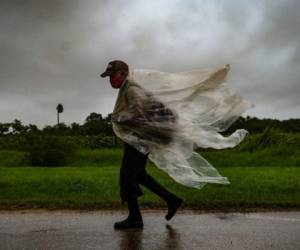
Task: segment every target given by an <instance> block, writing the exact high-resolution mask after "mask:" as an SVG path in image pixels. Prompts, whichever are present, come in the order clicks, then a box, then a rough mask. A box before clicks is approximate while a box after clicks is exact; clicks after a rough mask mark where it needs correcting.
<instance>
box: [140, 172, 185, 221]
mask: <svg viewBox="0 0 300 250" xmlns="http://www.w3.org/2000/svg"><path fill="white" fill-rule="evenodd" d="M139 181H140V183H141V184H142V185H143V186H145V187H146V188H148V189H149V190H150V191H152V192H153V193H155V194H157V195H158V196H159V197H161V198H162V199H163V200H164V201H165V202H166V203H167V206H168V213H167V214H166V216H165V218H166V220H170V219H171V218H172V217H173V216H174V215H175V213H176V211H177V209H178V208H179V207H180V205H181V204H182V202H183V200H182V199H181V198H179V197H177V196H176V195H175V194H172V193H171V192H169V191H168V190H167V189H165V188H164V187H163V186H162V185H160V184H159V183H158V182H157V181H156V180H155V179H154V178H153V177H151V176H150V175H148V174H147V173H146V174H144V175H143V176H141V178H140V180H139Z"/></svg>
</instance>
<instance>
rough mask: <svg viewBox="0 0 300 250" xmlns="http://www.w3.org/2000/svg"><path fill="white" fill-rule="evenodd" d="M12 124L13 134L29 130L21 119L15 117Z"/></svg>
mask: <svg viewBox="0 0 300 250" xmlns="http://www.w3.org/2000/svg"><path fill="white" fill-rule="evenodd" d="M10 126H11V128H12V133H13V134H23V133H26V132H27V127H26V126H23V124H22V122H21V121H20V120H17V119H15V120H14V122H12V123H11V124H10Z"/></svg>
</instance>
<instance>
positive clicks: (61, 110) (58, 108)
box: [56, 103, 64, 125]
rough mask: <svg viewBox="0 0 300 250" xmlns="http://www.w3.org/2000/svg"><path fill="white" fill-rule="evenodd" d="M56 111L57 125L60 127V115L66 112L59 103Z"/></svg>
mask: <svg viewBox="0 0 300 250" xmlns="http://www.w3.org/2000/svg"><path fill="white" fill-rule="evenodd" d="M56 110H57V125H58V124H59V114H60V113H62V112H63V111H64V107H63V105H62V104H60V103H59V104H58V105H57V107H56Z"/></svg>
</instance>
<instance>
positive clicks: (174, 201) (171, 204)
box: [165, 196, 183, 220]
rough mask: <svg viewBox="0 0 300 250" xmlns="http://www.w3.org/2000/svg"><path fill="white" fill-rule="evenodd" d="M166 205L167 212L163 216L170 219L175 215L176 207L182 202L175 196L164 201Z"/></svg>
mask: <svg viewBox="0 0 300 250" xmlns="http://www.w3.org/2000/svg"><path fill="white" fill-rule="evenodd" d="M166 202H167V205H168V213H167V215H166V216H165V218H166V220H171V219H172V217H173V216H174V215H175V213H176V211H177V209H178V208H179V207H180V205H181V204H182V202H183V200H182V199H180V198H178V197H177V196H175V197H173V198H171V199H169V200H167V201H166Z"/></svg>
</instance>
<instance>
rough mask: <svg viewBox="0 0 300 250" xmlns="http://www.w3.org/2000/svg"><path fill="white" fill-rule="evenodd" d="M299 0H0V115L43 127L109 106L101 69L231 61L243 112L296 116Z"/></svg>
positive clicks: (177, 67)
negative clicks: (115, 63) (244, 102)
mask: <svg viewBox="0 0 300 250" xmlns="http://www.w3.org/2000/svg"><path fill="white" fill-rule="evenodd" d="M299 11H300V1H298V0H295V1H289V0H282V1H280V0H278V1H273V0H270V1H261V0H257V1H255V0H251V1H240V0H236V1H233V0H232V1H228V0H227V1H225V0H224V1H212V0H207V1H197V0H195V1H188V0H185V1H179V0H178V1H155V0H149V1H147V0H141V1H136V0H135V1H128V0H126V1H121V0H120V1H100V0H97V1H96V0H95V1H89V0H82V1H78V0H28V1H26V0H23V1H22V0H20V1H17V0H7V1H5V0H1V2H0V31H1V32H0V122H10V121H13V119H15V118H17V119H20V120H22V122H23V123H25V124H28V123H34V124H38V125H39V126H44V125H46V124H49V125H53V124H55V123H56V105H57V104H58V103H62V104H63V105H64V108H65V112H64V113H63V114H62V117H61V119H62V121H63V122H66V123H67V124H70V123H72V122H78V123H83V122H84V119H85V118H86V116H87V115H88V114H89V113H91V112H97V113H102V114H103V115H107V113H109V112H111V111H112V109H113V105H114V102H115V98H116V96H117V90H115V89H112V88H111V87H110V85H109V83H108V80H107V79H102V78H100V77H99V74H100V73H102V71H104V69H105V67H106V65H107V62H108V61H111V60H114V59H121V60H125V61H127V62H128V64H129V65H130V67H132V68H149V69H157V70H161V71H169V72H175V71H185V70H191V69H197V68H210V67H218V66H220V67H221V66H223V65H224V64H226V63H229V64H230V65H231V71H230V73H229V80H230V85H231V86H232V88H233V89H235V90H236V91H237V92H238V93H240V94H241V95H243V96H244V97H245V98H247V99H248V100H250V101H252V102H254V103H255V104H256V107H255V108H254V109H251V110H249V111H247V112H246V113H245V114H244V115H251V116H258V117H267V118H278V119H288V118H299V117H300V98H299V94H300V15H299Z"/></svg>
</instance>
